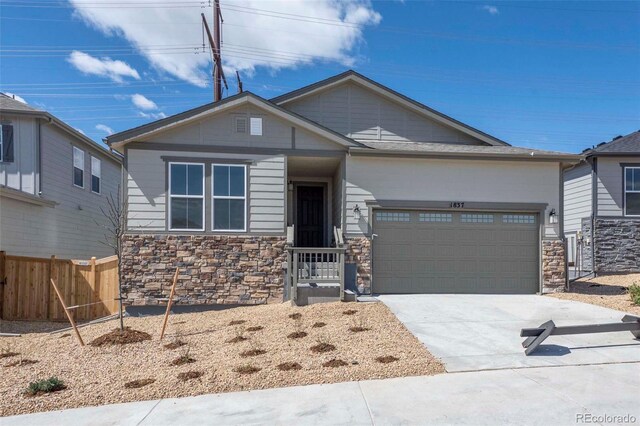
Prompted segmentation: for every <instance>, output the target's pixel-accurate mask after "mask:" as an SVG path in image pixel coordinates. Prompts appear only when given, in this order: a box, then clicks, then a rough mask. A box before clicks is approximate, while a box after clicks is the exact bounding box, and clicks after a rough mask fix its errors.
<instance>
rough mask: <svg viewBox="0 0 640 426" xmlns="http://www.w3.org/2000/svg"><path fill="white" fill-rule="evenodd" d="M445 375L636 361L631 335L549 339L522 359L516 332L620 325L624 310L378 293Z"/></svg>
mask: <svg viewBox="0 0 640 426" xmlns="http://www.w3.org/2000/svg"><path fill="white" fill-rule="evenodd" d="M378 299H379V300H381V301H382V302H384V303H385V304H386V305H387V306H388V307H389V308H390V309H391V311H393V313H394V314H395V315H396V316H397V317H398V319H399V320H400V321H402V322H403V323H404V324H405V326H406V327H407V328H408V329H409V330H410V331H411V332H412V333H413V334H414V335H415V336H416V337H417V338H418V339H420V341H421V342H422V343H424V345H425V346H426V347H427V349H429V351H430V352H431V353H432V354H433V355H434V356H436V357H438V358H440V359H441V360H442V361H443V362H444V364H445V367H446V369H447V371H449V372H452V371H477V370H494V369H503V368H524V367H545V366H568V365H586V364H609V363H622V362H640V341H638V340H635V339H634V338H633V335H632V334H631V333H630V332H620V333H601V334H589V335H569V336H557V337H555V336H551V337H550V338H548V339H547V340H546V341H545V343H544V344H543V345H542V346H540V348H539V349H538V351H536V352H534V354H532V355H530V356H525V355H524V351H523V348H522V345H521V343H522V340H523V338H521V337H520V329H521V328H525V327H537V326H539V325H540V324H542V323H544V322H546V321H548V320H551V319H552V320H553V321H554V322H555V323H556V325H558V326H561V325H572V324H573V325H579V324H590V323H601V322H618V321H620V319H621V318H622V317H623V316H624V315H625V314H624V312H619V311H615V310H612V309H607V308H602V307H599V306H594V305H589V304H586V303H580V302H572V301H566V300H559V299H554V298H551V297H544V296H536V295H515V296H513V295H427V294H424V295H382V296H378Z"/></svg>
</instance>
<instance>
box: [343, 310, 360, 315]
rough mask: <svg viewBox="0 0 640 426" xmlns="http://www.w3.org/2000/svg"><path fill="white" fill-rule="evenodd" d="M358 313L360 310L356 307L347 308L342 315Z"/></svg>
mask: <svg viewBox="0 0 640 426" xmlns="http://www.w3.org/2000/svg"><path fill="white" fill-rule="evenodd" d="M357 313H358V311H356V310H355V309H347V310H346V311H344V312H342V315H355V314H357Z"/></svg>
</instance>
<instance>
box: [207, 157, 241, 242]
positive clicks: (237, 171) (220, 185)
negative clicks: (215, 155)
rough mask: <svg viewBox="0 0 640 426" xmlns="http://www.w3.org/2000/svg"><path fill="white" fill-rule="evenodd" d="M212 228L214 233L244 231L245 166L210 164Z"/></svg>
mask: <svg viewBox="0 0 640 426" xmlns="http://www.w3.org/2000/svg"><path fill="white" fill-rule="evenodd" d="M211 167H212V171H211V176H212V183H211V192H212V194H211V195H212V208H211V212H212V216H213V217H212V226H211V229H213V230H214V231H232V232H244V231H246V215H247V188H246V172H247V166H245V165H235V164H212V165H211Z"/></svg>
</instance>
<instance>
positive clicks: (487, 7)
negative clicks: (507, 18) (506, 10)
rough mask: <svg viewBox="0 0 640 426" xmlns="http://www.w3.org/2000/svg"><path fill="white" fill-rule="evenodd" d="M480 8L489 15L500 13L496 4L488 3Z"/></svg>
mask: <svg viewBox="0 0 640 426" xmlns="http://www.w3.org/2000/svg"><path fill="white" fill-rule="evenodd" d="M482 10H486V11H487V12H489V14H490V15H497V14H499V13H500V11H499V10H498V8H497V7H496V6H490V5H488V4H486V5H484V6H482Z"/></svg>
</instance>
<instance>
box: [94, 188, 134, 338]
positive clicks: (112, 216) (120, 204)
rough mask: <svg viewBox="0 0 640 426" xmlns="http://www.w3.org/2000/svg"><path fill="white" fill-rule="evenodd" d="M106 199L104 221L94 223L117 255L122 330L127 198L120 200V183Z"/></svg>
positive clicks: (121, 326)
mask: <svg viewBox="0 0 640 426" xmlns="http://www.w3.org/2000/svg"><path fill="white" fill-rule="evenodd" d="M106 199H107V205H106V206H101V207H100V211H101V212H102V215H103V216H104V217H105V218H106V221H104V222H103V223H100V222H98V221H96V224H98V225H99V226H101V227H102V228H104V229H105V230H106V232H105V234H104V241H101V243H102V244H105V245H107V246H109V247H111V248H112V249H113V252H114V254H115V255H116V256H118V307H119V309H118V310H119V312H120V330H124V320H123V318H122V280H121V275H120V274H121V272H122V237H123V235H124V232H125V230H126V221H127V200H122V201H120V200H121V199H122V198H121V197H120V185H118V193H117V195H116V196H115V197H114V195H113V193H111V194H109V196H108V197H106Z"/></svg>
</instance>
